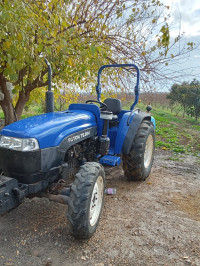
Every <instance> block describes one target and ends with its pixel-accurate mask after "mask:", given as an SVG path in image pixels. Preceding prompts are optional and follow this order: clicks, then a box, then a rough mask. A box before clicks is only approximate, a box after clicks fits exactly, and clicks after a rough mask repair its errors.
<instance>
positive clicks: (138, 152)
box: [123, 120, 155, 181]
mask: <svg viewBox="0 0 200 266" xmlns="http://www.w3.org/2000/svg"><path fill="white" fill-rule="evenodd" d="M154 150H155V132H154V126H153V124H152V123H151V122H150V121H147V120H144V121H143V122H142V123H141V125H140V127H139V129H138V132H137V134H136V136H135V138H134V140H133V143H132V146H131V150H130V152H129V154H127V155H126V154H125V155H123V169H124V174H125V176H126V177H127V179H128V180H129V181H144V180H145V179H146V178H147V177H148V176H149V174H150V172H151V167H152V164H153V158H154Z"/></svg>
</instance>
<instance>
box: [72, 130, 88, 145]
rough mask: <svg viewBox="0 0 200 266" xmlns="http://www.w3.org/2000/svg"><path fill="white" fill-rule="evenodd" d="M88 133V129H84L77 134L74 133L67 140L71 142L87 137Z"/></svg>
mask: <svg viewBox="0 0 200 266" xmlns="http://www.w3.org/2000/svg"><path fill="white" fill-rule="evenodd" d="M89 135H90V131H85V132H83V133H81V134H78V135H75V136H73V137H70V138H68V142H70V143H71V142H74V141H77V140H80V139H83V138H85V137H87V136H89Z"/></svg>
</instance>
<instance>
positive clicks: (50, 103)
mask: <svg viewBox="0 0 200 266" xmlns="http://www.w3.org/2000/svg"><path fill="white" fill-rule="evenodd" d="M45 63H46V64H47V66H48V90H47V91H46V113H51V112H54V95H53V91H51V65H50V63H49V61H48V60H47V59H46V58H45Z"/></svg>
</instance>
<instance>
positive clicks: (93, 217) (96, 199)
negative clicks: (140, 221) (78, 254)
mask: <svg viewBox="0 0 200 266" xmlns="http://www.w3.org/2000/svg"><path fill="white" fill-rule="evenodd" d="M104 195H105V172H104V168H103V166H101V165H100V164H99V163H96V162H87V163H85V164H84V165H82V166H81V168H80V170H79V172H78V173H77V174H76V178H75V180H74V183H73V184H72V187H71V193H70V201H69V206H68V212H67V218H68V220H69V222H70V223H71V226H72V232H73V235H74V237H75V238H78V239H88V238H90V237H91V236H92V235H93V233H94V232H95V231H96V228H97V226H98V224H99V220H100V217H101V213H102V208H103V202H104Z"/></svg>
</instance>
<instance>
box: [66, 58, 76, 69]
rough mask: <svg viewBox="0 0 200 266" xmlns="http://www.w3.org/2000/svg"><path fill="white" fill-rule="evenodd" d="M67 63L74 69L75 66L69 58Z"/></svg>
mask: <svg viewBox="0 0 200 266" xmlns="http://www.w3.org/2000/svg"><path fill="white" fill-rule="evenodd" d="M68 63H69V64H70V66H71V67H75V64H74V62H73V60H72V58H71V57H69V58H68Z"/></svg>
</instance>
